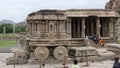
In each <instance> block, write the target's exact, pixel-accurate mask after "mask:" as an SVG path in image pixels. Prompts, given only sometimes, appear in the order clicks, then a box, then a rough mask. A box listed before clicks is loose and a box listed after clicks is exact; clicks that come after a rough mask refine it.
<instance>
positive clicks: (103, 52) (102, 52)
mask: <svg viewBox="0 0 120 68" xmlns="http://www.w3.org/2000/svg"><path fill="white" fill-rule="evenodd" d="M97 51H98V55H99V57H100V58H101V59H102V60H109V59H114V58H115V57H116V56H117V55H116V54H115V53H114V52H111V51H108V50H107V49H105V48H103V49H97Z"/></svg>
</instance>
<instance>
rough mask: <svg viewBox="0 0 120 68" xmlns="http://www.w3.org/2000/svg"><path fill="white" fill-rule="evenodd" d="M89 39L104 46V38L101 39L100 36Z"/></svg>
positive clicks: (89, 37)
mask: <svg viewBox="0 0 120 68" xmlns="http://www.w3.org/2000/svg"><path fill="white" fill-rule="evenodd" d="M88 39H90V40H93V41H94V42H95V44H99V45H101V46H104V43H105V41H104V40H103V39H102V38H100V37H99V36H98V35H94V36H88Z"/></svg>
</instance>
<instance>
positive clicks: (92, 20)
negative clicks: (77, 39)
mask: <svg viewBox="0 0 120 68" xmlns="http://www.w3.org/2000/svg"><path fill="white" fill-rule="evenodd" d="M96 18H97V16H89V17H87V18H86V19H85V27H86V28H85V35H86V36H93V35H95V34H97V31H96Z"/></svg>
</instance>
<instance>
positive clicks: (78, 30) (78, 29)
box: [77, 18, 80, 38]
mask: <svg viewBox="0 0 120 68" xmlns="http://www.w3.org/2000/svg"><path fill="white" fill-rule="evenodd" d="M77 23H78V24H77V27H78V28H77V33H78V34H77V35H78V38H80V20H79V18H78V22H77Z"/></svg>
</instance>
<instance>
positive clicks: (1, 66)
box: [0, 53, 113, 68]
mask: <svg viewBox="0 0 120 68" xmlns="http://www.w3.org/2000/svg"><path fill="white" fill-rule="evenodd" d="M9 56H13V54H12V53H0V68H13V65H6V64H5V59H6V58H7V57H9ZM79 65H81V68H112V65H113V61H101V62H94V63H91V62H89V65H90V66H88V67H85V66H84V65H85V63H79ZM67 66H69V67H70V66H71V64H67ZM60 67H63V65H62V63H61V64H60V63H59V64H52V63H51V64H46V65H45V66H44V67H42V68H60ZM15 68H39V65H37V64H24V65H16V67H15Z"/></svg>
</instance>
